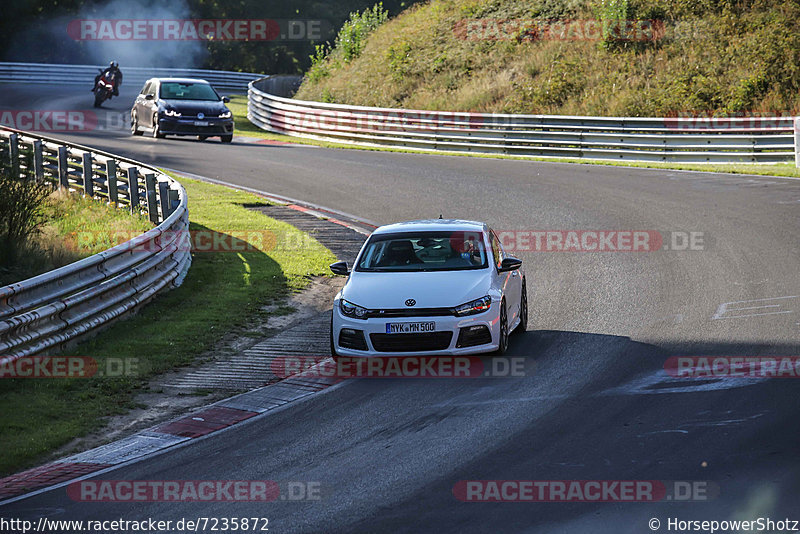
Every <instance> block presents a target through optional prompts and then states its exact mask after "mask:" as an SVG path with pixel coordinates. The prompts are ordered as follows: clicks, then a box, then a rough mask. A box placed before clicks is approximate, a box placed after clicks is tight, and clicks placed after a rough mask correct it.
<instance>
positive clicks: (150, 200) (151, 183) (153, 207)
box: [144, 173, 158, 224]
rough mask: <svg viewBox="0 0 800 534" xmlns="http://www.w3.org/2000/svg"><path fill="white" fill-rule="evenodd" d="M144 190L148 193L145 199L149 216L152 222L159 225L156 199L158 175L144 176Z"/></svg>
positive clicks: (148, 174) (149, 174)
mask: <svg viewBox="0 0 800 534" xmlns="http://www.w3.org/2000/svg"><path fill="white" fill-rule="evenodd" d="M144 188H145V191H146V194H145V198H146V199H147V216H148V217H149V218H150V222H151V223H153V224H158V201H157V199H156V175H155V174H153V173H147V174H145V175H144Z"/></svg>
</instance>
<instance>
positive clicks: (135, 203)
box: [128, 167, 139, 213]
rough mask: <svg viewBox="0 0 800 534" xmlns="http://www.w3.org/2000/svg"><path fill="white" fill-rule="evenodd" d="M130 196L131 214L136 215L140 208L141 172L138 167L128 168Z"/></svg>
mask: <svg viewBox="0 0 800 534" xmlns="http://www.w3.org/2000/svg"><path fill="white" fill-rule="evenodd" d="M128 196H129V197H130V200H131V213H136V212H137V211H138V208H139V170H138V169H137V168H136V167H128Z"/></svg>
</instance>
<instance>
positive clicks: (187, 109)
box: [161, 98, 228, 117]
mask: <svg viewBox="0 0 800 534" xmlns="http://www.w3.org/2000/svg"><path fill="white" fill-rule="evenodd" d="M161 102H162V105H163V106H164V107H165V108H166V109H174V110H177V111H180V112H181V113H187V114H192V115H197V114H198V113H203V114H205V115H211V116H214V117H216V116H217V115H219V114H220V113H222V112H224V111H227V109H228V108H226V107H225V103H224V102H222V101H221V100H220V101H214V100H165V99H163V98H162V99H161Z"/></svg>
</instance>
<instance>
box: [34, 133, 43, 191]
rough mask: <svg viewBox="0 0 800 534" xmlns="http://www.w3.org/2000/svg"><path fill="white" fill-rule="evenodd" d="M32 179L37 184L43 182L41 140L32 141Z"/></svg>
mask: <svg viewBox="0 0 800 534" xmlns="http://www.w3.org/2000/svg"><path fill="white" fill-rule="evenodd" d="M33 179H34V180H36V181H37V182H41V181H42V180H44V155H43V154H42V140H41V139H34V141H33Z"/></svg>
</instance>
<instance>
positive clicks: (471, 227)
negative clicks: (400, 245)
mask: <svg viewBox="0 0 800 534" xmlns="http://www.w3.org/2000/svg"><path fill="white" fill-rule="evenodd" d="M485 228H486V223H482V222H478V221H465V220H461V219H424V220H418V221H406V222H400V223H394V224H387V225H386V226H381V227H380V228H378V229H377V230H375V231H374V232H373V235H375V234H391V233H398V232H435V231H443V230H444V231H449V232H452V231H465V232H481V231H483V230H484V229H485Z"/></svg>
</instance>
